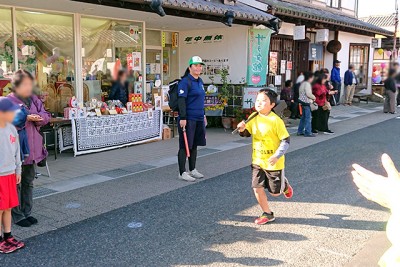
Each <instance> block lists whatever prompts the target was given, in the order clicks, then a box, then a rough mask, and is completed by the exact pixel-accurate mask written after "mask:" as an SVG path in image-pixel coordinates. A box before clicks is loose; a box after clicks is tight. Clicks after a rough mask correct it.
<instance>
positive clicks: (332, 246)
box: [0, 113, 400, 266]
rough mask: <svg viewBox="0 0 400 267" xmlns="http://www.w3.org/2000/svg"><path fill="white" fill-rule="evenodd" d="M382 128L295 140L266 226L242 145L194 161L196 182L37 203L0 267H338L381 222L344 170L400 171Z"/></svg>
mask: <svg viewBox="0 0 400 267" xmlns="http://www.w3.org/2000/svg"><path fill="white" fill-rule="evenodd" d="M390 118H393V116H392V117H388V116H387V115H383V114H380V113H379V114H378V113H374V114H370V115H365V116H361V117H359V118H357V119H352V120H348V121H344V122H340V123H337V124H334V126H335V128H336V129H335V131H336V132H337V135H336V136H329V137H327V136H318V137H317V138H315V139H313V140H309V139H304V138H301V137H294V138H293V139H292V147H293V148H294V149H292V150H291V152H290V153H289V154H288V156H287V171H286V172H287V176H288V177H289V179H290V181H291V182H292V185H293V187H294V189H295V196H294V198H293V199H292V200H290V201H288V200H286V199H284V198H283V197H281V198H278V199H274V200H273V203H272V207H273V210H274V211H275V213H276V216H277V221H276V222H275V223H273V224H270V225H265V226H256V225H254V224H253V220H254V217H255V216H257V215H259V213H260V210H259V208H258V206H257V205H256V203H255V199H254V197H253V195H252V191H251V188H250V169H249V167H248V165H249V164H250V152H251V151H250V146H249V145H246V144H245V143H243V146H241V147H237V148H233V149H230V150H225V151H224V150H222V149H221V151H219V150H218V151H214V152H215V153H209V154H208V155H207V154H205V155H204V156H203V157H201V158H200V159H199V166H198V167H199V169H200V170H202V171H204V173H205V174H206V175H207V177H208V178H209V179H206V180H204V181H201V182H198V183H195V184H188V183H185V182H181V181H177V179H176V166H175V165H166V166H163V167H160V168H152V169H148V170H145V171H141V172H139V173H136V174H135V175H128V176H124V177H122V178H118V179H112V180H108V181H104V182H102V183H98V184H93V185H90V186H86V187H82V188H78V189H75V190H72V191H68V192H64V193H59V194H55V195H51V196H47V197H44V198H40V199H37V200H36V206H35V208H36V214H37V215H38V217H39V219H40V222H41V224H40V225H38V226H36V227H37V228H35V227H33V228H32V229H29V230H24V231H20V229H17V231H19V232H18V233H19V235H20V236H22V237H24V236H25V237H27V236H32V237H31V238H27V239H26V243H27V247H26V248H25V249H24V250H21V251H19V252H18V253H15V254H12V255H7V256H1V257H0V265H1V266H11V265H12V264H15V263H16V262H18V265H19V266H194V265H196V266H344V265H345V264H346V263H348V262H350V261H351V260H352V259H353V258H354V257H355V256H356V255H357V254H358V252H360V251H361V250H362V249H363V248H364V246H365V245H366V244H368V242H370V241H371V240H372V239H373V238H375V237H376V235H382V234H383V230H384V226H385V221H386V219H387V218H388V213H387V212H386V211H385V210H383V209H382V208H380V207H379V206H377V205H375V204H373V203H371V202H369V201H367V200H365V199H364V198H363V197H362V196H361V195H360V194H359V193H358V192H357V189H356V188H355V186H354V185H353V183H352V180H351V177H350V169H351V168H350V166H351V164H352V163H353V162H358V163H360V164H361V165H365V166H368V167H369V168H370V169H372V170H374V171H378V172H382V168H381V166H380V162H379V158H380V155H381V154H382V153H383V152H387V153H389V154H390V155H391V156H392V157H393V159H394V161H395V162H400V154H399V153H398V151H400V143H399V142H398V133H399V132H400V121H399V120H395V119H390ZM376 122H379V123H376ZM368 125H369V126H368ZM209 149H215V147H209ZM211 152H213V151H211ZM50 219H51V220H52V221H51V223H49V222H50ZM65 222H68V223H65ZM63 226H64V227H63ZM32 231H33V232H35V231H37V233H36V234H30V235H29V234H28V232H32ZM40 233H44V234H40ZM39 234H40V235H39ZM377 250H379V249H377ZM373 254H374V253H373V252H372V253H370V256H371V257H372V258H373V257H376V255H373ZM378 257H379V255H378ZM376 260H377V259H376ZM375 262H376V261H371V262H370V266H376V264H375ZM354 266H355V265H354ZM364 266H365V265H364Z"/></svg>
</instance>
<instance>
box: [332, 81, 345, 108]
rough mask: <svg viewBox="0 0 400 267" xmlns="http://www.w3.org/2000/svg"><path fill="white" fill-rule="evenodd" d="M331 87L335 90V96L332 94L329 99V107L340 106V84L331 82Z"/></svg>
mask: <svg viewBox="0 0 400 267" xmlns="http://www.w3.org/2000/svg"><path fill="white" fill-rule="evenodd" d="M332 86H333V90H337V94H334V95H333V96H332V97H331V105H332V106H335V105H339V104H340V90H341V87H342V84H341V83H338V82H332ZM335 102H336V103H335Z"/></svg>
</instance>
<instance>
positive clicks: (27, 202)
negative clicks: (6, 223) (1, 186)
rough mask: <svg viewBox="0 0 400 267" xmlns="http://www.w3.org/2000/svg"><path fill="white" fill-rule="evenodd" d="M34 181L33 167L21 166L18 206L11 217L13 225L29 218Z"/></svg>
mask: <svg viewBox="0 0 400 267" xmlns="http://www.w3.org/2000/svg"><path fill="white" fill-rule="evenodd" d="M34 179H35V167H34V165H33V164H31V165H23V166H22V177H21V183H20V184H19V185H18V197H19V206H17V207H15V208H13V209H12V217H13V221H14V223H17V222H19V221H21V220H23V219H26V218H28V217H29V216H31V213H32V206H33V180H34Z"/></svg>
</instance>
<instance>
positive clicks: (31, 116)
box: [27, 114, 43, 122]
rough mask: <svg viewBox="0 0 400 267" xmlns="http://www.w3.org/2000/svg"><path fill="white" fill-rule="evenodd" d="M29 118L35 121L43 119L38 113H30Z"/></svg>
mask: <svg viewBox="0 0 400 267" xmlns="http://www.w3.org/2000/svg"><path fill="white" fill-rule="evenodd" d="M27 119H28V121H33V122H38V121H42V120H43V118H42V117H40V116H39V115H36V114H32V115H28V116H27Z"/></svg>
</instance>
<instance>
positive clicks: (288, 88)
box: [280, 80, 297, 119]
mask: <svg viewBox="0 0 400 267" xmlns="http://www.w3.org/2000/svg"><path fill="white" fill-rule="evenodd" d="M292 86H293V84H292V80H287V81H286V82H285V87H284V88H283V89H282V90H281V97H280V100H281V101H285V102H286V105H287V107H288V109H289V110H290V118H291V119H296V114H297V105H296V104H295V103H294V95H293V88H292Z"/></svg>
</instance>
